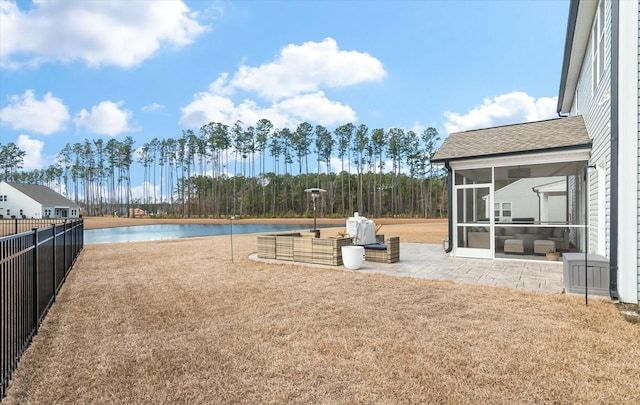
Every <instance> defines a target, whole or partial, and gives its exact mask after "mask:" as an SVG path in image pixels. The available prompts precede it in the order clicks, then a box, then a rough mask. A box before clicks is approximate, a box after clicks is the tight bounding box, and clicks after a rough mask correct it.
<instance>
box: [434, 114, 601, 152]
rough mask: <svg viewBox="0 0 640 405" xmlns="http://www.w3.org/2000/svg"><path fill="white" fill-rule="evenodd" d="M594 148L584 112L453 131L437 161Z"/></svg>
mask: <svg viewBox="0 0 640 405" xmlns="http://www.w3.org/2000/svg"><path fill="white" fill-rule="evenodd" d="M579 148H591V139H590V138H589V135H588V134H587V128H586V126H585V124H584V120H583V118H582V116H581V115H578V116H574V117H566V118H556V119H551V120H546V121H536V122H529V123H524V124H515V125H505V126H501V127H493V128H486V129H477V130H471V131H464V132H455V133H452V134H449V136H448V137H447V139H446V140H445V141H444V143H443V144H442V146H441V147H440V149H439V150H438V151H437V152H436V154H435V156H434V158H433V160H432V161H433V162H434V163H441V162H446V161H453V160H466V159H477V158H487V157H492V156H496V157H497V156H505V155H517V154H525V153H531V152H543V151H555V150H565V149H566V150H569V149H579Z"/></svg>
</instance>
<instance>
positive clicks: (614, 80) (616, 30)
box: [609, 0, 620, 299]
mask: <svg viewBox="0 0 640 405" xmlns="http://www.w3.org/2000/svg"><path fill="white" fill-rule="evenodd" d="M619 13H620V11H619V0H613V1H612V2H611V117H610V122H611V173H610V183H611V185H610V189H611V191H610V200H611V209H610V216H609V232H610V237H609V295H610V296H611V298H612V299H618V181H619V180H618V105H619V101H618V86H619V82H618V81H619V78H618V69H619V64H620V63H619V60H618V58H619V45H620V43H619V36H620V16H619Z"/></svg>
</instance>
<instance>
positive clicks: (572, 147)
mask: <svg viewBox="0 0 640 405" xmlns="http://www.w3.org/2000/svg"><path fill="white" fill-rule="evenodd" d="M592 146H593V145H592V142H591V141H589V142H588V143H584V144H580V145H569V146H559V147H555V148H543V149H530V150H521V151H512V152H500V153H492V154H486V155H474V156H458V157H455V156H454V157H443V158H440V159H433V160H432V162H433V163H435V164H438V163H444V166H445V167H446V168H448V164H449V162H450V161H451V160H455V161H457V162H458V161H464V160H474V159H485V158H500V157H510V156H520V155H529V154H532V153H550V152H571V151H575V150H582V149H589V150H591V147H592Z"/></svg>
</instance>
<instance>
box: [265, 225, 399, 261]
mask: <svg viewBox="0 0 640 405" xmlns="http://www.w3.org/2000/svg"><path fill="white" fill-rule="evenodd" d="M312 235H313V234H310V235H307V234H305V235H303V234H301V233H299V232H292V233H281V234H272V235H259V236H258V257H259V258H261V259H276V260H286V261H294V262H301V263H314V264H326V265H331V266H341V265H343V261H342V247H343V246H351V245H352V238H350V237H336V238H315V237H313V236H312ZM378 236H379V235H378ZM363 247H364V253H365V261H370V262H378V263H395V262H397V261H399V260H400V238H399V237H397V236H395V237H390V238H389V239H388V240H386V241H384V240H380V241H379V242H378V243H374V244H369V245H364V246H363Z"/></svg>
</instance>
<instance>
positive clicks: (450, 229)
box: [444, 160, 453, 253]
mask: <svg viewBox="0 0 640 405" xmlns="http://www.w3.org/2000/svg"><path fill="white" fill-rule="evenodd" d="M444 167H445V168H446V169H447V194H448V197H447V211H448V212H447V214H448V215H447V223H448V232H449V246H447V248H446V249H445V251H444V252H445V253H451V251H452V250H453V239H452V235H453V218H452V213H453V171H452V170H451V165H449V161H448V160H446V161H445V162H444Z"/></svg>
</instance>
